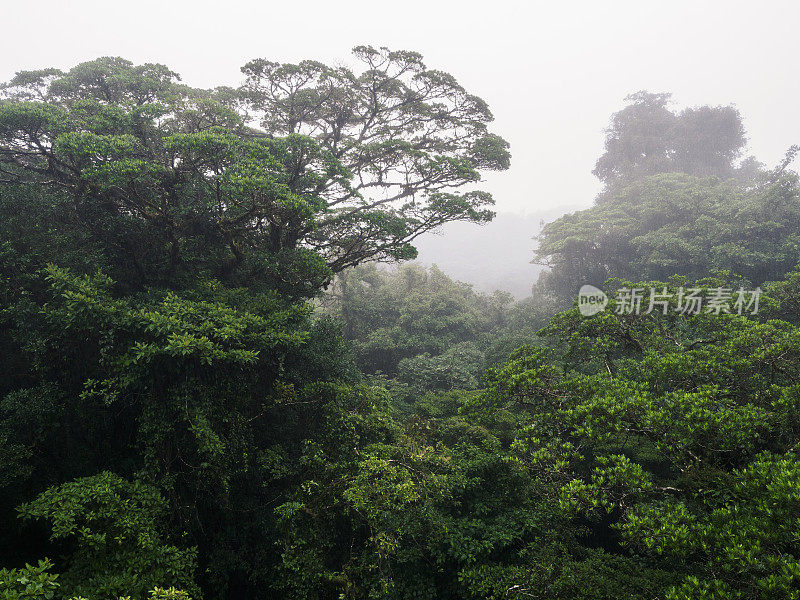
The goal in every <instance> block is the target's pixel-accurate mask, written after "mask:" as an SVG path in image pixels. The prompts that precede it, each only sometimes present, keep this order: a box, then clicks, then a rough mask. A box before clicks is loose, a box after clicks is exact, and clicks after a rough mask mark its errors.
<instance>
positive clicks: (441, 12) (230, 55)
mask: <svg viewBox="0 0 800 600" xmlns="http://www.w3.org/2000/svg"><path fill="white" fill-rule="evenodd" d="M0 26H2V36H0V81H7V80H8V79H9V78H10V77H12V76H13V74H14V73H15V72H16V71H18V70H23V69H34V68H42V67H48V66H56V67H59V68H62V69H67V68H69V67H71V66H73V65H75V64H76V63H78V62H81V61H84V60H89V59H92V58H96V57H98V56H108V55H117V56H123V57H125V58H128V59H129V60H132V61H134V62H136V63H141V62H160V63H164V64H166V65H168V66H169V67H170V68H172V69H173V70H175V71H177V72H179V73H181V75H182V76H183V79H184V81H185V82H186V83H188V84H190V85H194V86H197V87H213V86H215V85H222V84H226V85H235V84H237V83H239V82H240V80H241V74H240V72H239V67H241V66H242V65H243V64H244V63H245V62H247V61H248V60H250V59H252V58H257V57H264V58H269V59H271V60H276V61H284V62H285V61H292V62H294V61H298V60H301V59H304V58H313V59H317V60H321V61H323V62H329V63H336V62H339V63H341V62H348V61H349V59H350V56H349V51H350V48H352V47H353V46H355V45H359V44H372V45H375V46H388V47H390V48H392V49H405V50H416V51H418V52H421V53H422V54H423V55H424V57H425V61H426V63H427V65H428V66H429V67H431V68H436V69H441V70H444V71H448V72H450V73H452V74H454V75H455V76H456V77H457V78H458V79H459V81H460V82H461V83H462V84H463V85H464V86H465V87H466V88H467V89H468V90H469V91H470V92H472V93H475V94H477V95H479V96H481V97H483V98H484V99H485V100H486V101H487V102H488V103H489V106H490V107H491V108H492V110H493V112H494V114H495V117H496V123H495V126H494V131H495V132H496V133H498V134H500V135H502V136H503V137H505V138H506V139H507V140H509V142H511V151H512V155H513V162H512V167H511V170H510V171H508V172H505V173H500V174H491V175H490V176H489V177H488V180H487V183H486V186H485V187H486V189H489V190H490V191H492V192H493V193H494V195H495V199H496V201H497V208H498V209H499V210H502V211H526V212H534V211H539V210H541V209H552V208H553V207H556V206H573V207H574V206H588V205H589V204H590V203H591V201H592V199H593V197H594V195H595V193H596V192H597V191H598V189H599V186H598V183H597V181H596V180H595V179H594V177H593V176H592V175H591V170H592V167H593V165H594V161H595V160H596V159H597V157H598V156H599V155H600V153H601V152H602V145H603V129H604V128H605V127H606V125H607V123H608V119H609V116H610V115H611V113H612V112H614V111H615V110H618V109H619V108H621V106H622V103H623V98H624V97H625V96H626V95H627V94H629V93H631V92H634V91H637V90H640V89H648V90H650V91H654V92H656V91H669V92H672V93H673V94H674V99H675V101H676V102H677V104H678V105H681V106H683V105H698V104H731V103H732V104H735V105H736V106H737V107H738V108H739V109H740V111H741V112H742V114H743V116H744V121H745V126H746V128H747V131H748V137H749V139H750V151H751V152H752V153H753V154H755V155H756V156H757V157H758V158H759V159H760V160H762V161H763V162H766V163H767V164H768V165H773V164H775V163H776V162H777V161H778V160H779V159H780V158H781V157H782V155H783V153H784V152H785V150H786V149H787V148H788V147H789V146H790V145H791V144H793V143H800V106H799V105H798V100H799V99H800V73H799V72H798V62H797V61H798V50H800V43H798V39H800V3H799V2H795V1H788V0H787V1H776V0H773V1H759V2H753V1H750V2H742V1H738V0H727V1H724V2H721V1H701V0H695V1H683V0H681V1H675V0H672V1H670V2H655V1H652V0H651V1H647V0H638V1H631V2H628V1H618V0H605V1H603V2H599V1H586V2H574V1H573V2H563V1H558V0H551V1H549V2H540V1H529V2H512V1H508V0H493V1H490V2H480V3H478V2H466V1H460V2H450V1H447V2H437V1H436V0H426V1H418V0H410V1H403V2H398V3H389V2H381V1H380V0H377V1H375V0H373V1H369V2H364V1H348V0H338V1H334V0H329V1H327V2H319V1H316V0H315V1H306V2H287V1H285V0H284V1H282V2H279V3H277V2H276V3H273V2H266V1H262V2H257V1H255V0H231V1H228V2H210V1H207V0H161V1H154V0H138V1H135V2H134V1H128V0H117V1H114V0H103V1H97V0H68V1H65V0H39V1H37V2H21V1H19V0H0Z"/></svg>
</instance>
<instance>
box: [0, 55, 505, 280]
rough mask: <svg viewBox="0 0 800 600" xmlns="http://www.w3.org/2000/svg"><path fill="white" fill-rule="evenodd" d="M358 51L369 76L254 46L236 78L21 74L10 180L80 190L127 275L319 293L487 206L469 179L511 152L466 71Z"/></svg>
mask: <svg viewBox="0 0 800 600" xmlns="http://www.w3.org/2000/svg"><path fill="white" fill-rule="evenodd" d="M356 55H357V56H358V57H360V58H361V59H362V60H363V61H364V62H365V63H366V64H367V65H368V67H369V68H368V69H367V70H366V71H365V72H364V73H362V74H360V75H355V74H353V73H352V72H350V71H349V70H346V69H332V68H329V67H325V66H323V65H321V64H319V63H312V62H304V63H301V64H300V65H277V64H274V63H269V62H266V61H254V62H252V63H250V64H248V65H247V66H246V67H245V69H244V71H245V73H246V74H247V76H248V80H247V84H246V85H245V86H244V87H243V88H241V89H238V90H231V89H227V88H218V89H215V90H198V89H193V88H190V87H188V86H185V85H182V84H180V83H179V77H178V75H177V74H176V73H174V72H172V71H170V70H169V69H168V68H167V67H165V66H163V65H153V64H146V65H141V66H134V65H133V64H132V63H130V62H129V61H126V60H123V59H120V58H102V59H98V60H96V61H92V62H88V63H83V64H81V65H78V66H76V67H75V68H73V69H71V70H70V71H69V72H67V73H61V72H59V71H57V70H53V69H49V70H44V71H37V72H22V73H18V74H17V76H16V77H15V78H14V79H13V80H12V81H11V82H10V83H9V84H7V85H6V86H5V89H4V93H3V96H2V101H0V178H2V182H4V183H6V184H9V183H14V184H20V185H22V184H24V185H27V186H30V187H31V188H41V187H45V186H46V187H47V188H48V189H50V190H52V191H53V194H54V196H55V197H59V196H60V195H61V194H64V195H66V196H67V197H68V198H69V199H70V200H71V202H70V203H69V205H68V206H65V212H66V214H65V215H64V218H65V219H69V221H70V222H71V223H72V224H74V226H77V227H80V228H83V229H85V230H86V231H87V232H88V234H89V236H90V237H91V238H93V239H95V240H100V241H101V244H102V246H103V248H104V251H106V252H108V253H109V254H110V255H111V256H110V257H109V258H110V259H111V260H112V261H113V263H114V264H113V266H114V267H115V269H114V271H113V272H110V273H109V274H110V275H111V276H112V277H114V278H115V280H117V281H119V282H120V283H123V284H124V283H126V282H128V281H134V282H136V283H138V284H139V285H140V286H141V285H143V284H157V285H166V284H169V285H174V282H175V281H176V280H177V279H180V278H181V277H186V276H188V275H187V274H190V273H194V272H196V271H198V270H200V271H202V272H204V273H207V274H209V275H211V276H214V277H217V278H220V279H223V280H225V281H230V282H232V283H243V282H247V283H255V282H260V283H262V285H263V284H264V283H267V284H268V285H269V286H272V287H279V288H282V289H284V290H285V291H286V292H287V293H292V294H295V295H301V296H302V295H305V296H308V295H313V294H314V293H315V292H316V291H317V290H318V289H319V288H320V287H321V286H323V285H325V283H326V282H327V281H329V280H330V277H331V276H332V274H333V273H336V272H339V271H341V270H342V269H344V268H346V267H349V266H352V265H354V264H357V263H359V262H362V261H365V260H379V259H405V258H411V257H413V256H414V255H415V251H414V249H413V246H411V241H413V239H414V238H415V237H416V236H418V235H419V234H421V233H423V232H425V231H427V230H429V229H432V228H435V227H437V226H438V225H441V224H442V223H445V222H448V221H451V220H459V219H464V220H470V221H475V222H482V221H485V220H488V219H490V218H491V217H492V216H493V213H491V211H489V210H488V209H487V208H486V207H487V206H488V205H490V204H491V198H490V196H489V195H488V194H486V193H484V192H479V191H474V190H473V191H467V192H464V193H460V192H458V191H457V190H458V189H459V188H461V187H463V186H465V185H467V184H474V183H475V182H477V181H478V180H479V179H480V170H481V169H504V168H507V167H508V153H507V151H506V147H507V144H506V143H505V142H504V141H503V140H502V139H501V138H499V137H497V136H494V135H492V134H489V133H488V132H487V123H488V122H489V121H491V118H492V117H491V113H490V112H489V110H488V108H487V107H486V105H485V103H483V102H482V101H481V100H480V99H478V98H476V97H474V96H472V95H469V94H467V93H466V92H465V90H464V89H463V88H461V87H460V86H459V85H458V84H457V83H456V81H455V80H454V79H453V78H452V77H451V76H449V75H447V74H445V73H441V72H438V71H430V70H427V69H426V68H425V66H424V65H423V63H422V60H421V57H420V56H419V55H417V54H414V53H409V52H389V51H388V50H385V49H384V50H380V51H377V50H373V49H370V48H358V49H356ZM256 120H258V121H260V122H261V124H262V125H263V127H264V129H259V128H258V127H254V125H255V121H256Z"/></svg>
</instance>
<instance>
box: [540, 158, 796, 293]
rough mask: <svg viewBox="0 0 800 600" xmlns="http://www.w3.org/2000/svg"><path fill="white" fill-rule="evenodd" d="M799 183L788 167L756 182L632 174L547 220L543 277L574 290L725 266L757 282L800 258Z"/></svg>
mask: <svg viewBox="0 0 800 600" xmlns="http://www.w3.org/2000/svg"><path fill="white" fill-rule="evenodd" d="M798 199H800V187H799V186H798V177H797V175H796V174H794V173H792V172H791V171H789V172H786V173H783V174H781V175H780V176H778V177H777V179H776V180H774V181H769V180H762V182H761V183H760V184H759V185H758V186H755V187H752V188H743V187H742V186H740V185H738V184H737V183H736V182H734V181H720V180H719V179H715V178H698V177H694V176H689V175H685V174H681V173H671V174H662V175H653V176H649V177H644V178H642V179H640V180H637V181H634V182H632V183H630V184H629V185H627V186H626V187H624V188H622V189H621V190H618V191H615V192H613V193H611V192H609V193H608V194H607V195H606V196H605V198H604V200H603V202H599V203H597V204H596V205H595V206H593V207H591V208H589V209H586V210H583V211H578V212H576V213H573V214H569V215H565V216H563V217H561V218H559V219H557V220H555V221H553V222H551V223H548V224H547V225H546V226H545V227H544V228H543V229H542V233H541V235H540V236H539V247H538V249H537V260H539V261H542V262H543V263H544V264H547V265H548V266H549V267H550V271H548V272H545V273H543V274H542V275H541V278H540V283H541V285H542V286H543V287H544V288H545V289H546V290H548V291H550V292H551V293H553V294H555V295H556V296H558V297H559V298H562V299H564V298H572V297H574V295H575V294H576V293H577V291H578V288H580V286H581V285H583V284H585V283H590V284H593V285H600V284H602V283H603V282H604V281H605V280H606V279H608V278H609V277H623V278H627V279H634V280H635V279H660V280H663V279H667V278H669V277H670V276H672V275H675V274H678V275H684V276H687V277H689V278H690V279H699V278H702V277H705V276H708V275H711V274H713V273H714V272H716V271H720V270H725V271H731V272H733V273H735V274H738V275H740V276H742V277H744V278H745V279H747V280H749V282H750V283H751V284H753V285H760V284H762V283H764V282H765V281H776V280H779V279H781V278H782V277H783V275H784V274H785V273H787V272H788V271H790V270H791V269H793V268H794V266H795V265H796V264H797V263H798V262H800V238H798V236H797V230H798V227H800V203H799V202H798Z"/></svg>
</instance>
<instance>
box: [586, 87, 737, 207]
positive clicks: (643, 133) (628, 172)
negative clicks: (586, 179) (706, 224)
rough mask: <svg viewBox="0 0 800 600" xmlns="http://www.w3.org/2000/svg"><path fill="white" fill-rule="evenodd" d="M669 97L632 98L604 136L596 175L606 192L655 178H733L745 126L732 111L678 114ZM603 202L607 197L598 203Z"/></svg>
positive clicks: (704, 109)
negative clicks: (675, 175)
mask: <svg viewBox="0 0 800 600" xmlns="http://www.w3.org/2000/svg"><path fill="white" fill-rule="evenodd" d="M670 97H671V94H666V93H660V94H654V93H650V92H646V91H641V92H637V93H635V94H631V95H630V96H628V97H627V98H626V99H625V100H626V101H627V102H628V103H629V104H628V105H627V106H626V107H625V108H623V109H622V110H620V111H618V112H616V113H614V115H613V116H612V117H611V124H610V126H609V128H608V129H607V130H606V142H605V152H604V153H603V155H602V156H601V157H600V158H599V159H598V160H597V164H596V165H595V168H594V171H593V173H594V174H595V175H596V176H597V178H598V179H600V180H601V181H602V182H603V183H604V184H605V186H606V189H607V190H614V189H618V188H619V187H621V186H623V185H625V184H628V183H630V182H632V181H634V180H636V179H640V178H642V177H646V176H648V175H655V174H657V173H671V172H675V171H677V172H681V173H689V174H691V175H697V176H700V177H704V176H710V175H715V176H718V177H721V178H723V179H726V178H729V177H732V176H734V174H735V173H736V168H735V166H734V161H735V160H736V159H737V158H739V156H740V155H741V153H742V149H743V148H744V145H745V141H746V140H745V136H744V126H743V125H742V119H741V116H740V115H739V112H738V111H737V110H736V109H735V108H733V107H732V106H717V107H711V106H701V107H699V108H687V109H684V110H683V111H681V112H680V113H676V112H674V111H672V110H670V108H669V102H670ZM600 199H601V200H602V199H603V196H601V197H600Z"/></svg>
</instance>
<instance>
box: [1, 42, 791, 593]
mask: <svg viewBox="0 0 800 600" xmlns="http://www.w3.org/2000/svg"><path fill="white" fill-rule="evenodd" d="M354 56H355V61H356V62H357V63H358V64H359V65H360V66H359V68H354V69H350V68H347V67H343V66H329V65H325V64H322V63H320V62H315V61H304V62H301V63H298V64H282V63H276V62H271V61H269V60H261V59H259V60H254V61H251V62H249V63H248V64H246V65H245V66H244V67H243V68H242V72H243V75H244V81H243V83H242V85H241V86H240V87H236V88H233V87H219V88H215V89H211V90H208V89H197V88H192V87H190V86H188V85H186V84H184V83H182V81H181V80H180V77H179V76H178V74H176V73H174V72H173V71H171V70H170V69H169V68H167V67H165V66H163V65H158V64H142V65H136V64H134V63H132V62H129V61H127V60H124V59H121V58H101V59H98V60H95V61H91V62H87V63H82V64H79V65H77V66H75V67H74V68H72V69H70V70H68V71H60V70H57V69H46V70H39V71H22V72H19V73H18V74H17V76H16V77H15V78H14V79H13V80H11V81H10V82H8V83H7V84H5V85H4V86H3V87H2V90H0V242H1V243H2V246H1V247H0V321H1V322H2V326H1V327H0V347H1V348H2V354H0V356H2V358H1V359H0V371H1V372H2V377H0V386H1V387H2V389H0V567H3V568H1V569H0V597H2V598H4V599H7V600H22V599H42V600H50V599H56V600H60V599H64V600H66V599H73V598H82V599H88V600H112V599H113V600H116V599H117V598H132V599H141V600H144V599H146V598H153V599H160V600H167V599H173V600H179V599H180V600H187V599H189V598H193V599H194V600H200V599H202V598H206V599H208V600H211V599H227V598H230V599H240V598H252V599H271V598H285V599H287V600H292V599H295V600H306V599H308V600H315V599H316V600H334V599H348V600H357V599H365V600H366V599H398V600H399V599H411V598H414V599H422V598H430V599H443V600H444V599H452V600H467V599H476V600H478V599H480V600H484V599H496V600H501V599H513V598H519V599H524V598H539V599H542V600H545V599H563V600H613V599H619V600H624V599H625V600H626V599H632V598H633V599H642V600H653V599H662V600H757V599H759V600H773V599H774V600H780V599H785V600H790V599H791V600H797V599H799V598H800V266H798V265H800V233H799V232H800V180H799V179H798V175H797V173H795V172H794V171H793V170H792V169H791V166H792V162H793V160H794V157H795V153H796V152H797V148H790V149H788V150H787V153H786V157H785V159H784V160H783V161H782V162H781V163H780V164H778V165H773V166H767V165H764V164H762V163H760V162H758V161H757V160H756V159H755V158H754V157H750V156H746V155H745V148H746V138H745V130H744V125H743V121H742V117H741V115H740V114H739V112H738V111H737V110H736V109H735V108H733V107H731V106H700V107H694V108H686V109H682V110H677V109H675V108H674V107H673V104H672V103H671V99H670V95H669V94H662V93H649V92H639V93H636V94H633V95H632V96H629V97H628V98H627V100H626V103H625V105H624V106H623V107H621V108H620V110H619V111H618V112H616V113H615V114H614V115H612V116H611V120H610V123H609V127H608V130H607V133H606V142H605V151H604V153H603V154H602V156H600V157H599V159H598V160H597V164H596V169H595V175H596V176H597V177H598V178H599V180H600V181H601V182H602V183H603V190H602V192H601V193H600V194H599V195H598V196H597V198H596V199H595V201H594V204H593V205H592V206H591V207H590V208H588V209H586V210H582V211H577V212H574V213H570V214H567V215H564V216H562V217H560V218H558V219H555V220H553V221H552V222H550V223H548V224H547V225H546V226H544V228H543V229H542V230H541V232H539V233H538V236H537V241H536V242H535V244H534V241H533V240H530V258H531V259H532V260H535V261H537V262H538V263H540V264H541V265H545V266H546V270H544V271H543V273H542V276H541V277H540V278H539V280H538V282H534V281H530V282H529V285H530V286H532V290H531V292H532V293H531V294H530V296H528V297H527V298H524V299H515V298H514V297H513V296H512V295H511V294H509V293H507V292H500V291H498V292H494V293H485V292H484V291H479V290H476V289H475V288H473V287H472V286H470V285H467V284H464V283H461V282H459V281H457V280H455V279H454V278H452V277H450V276H448V274H447V273H446V272H444V271H443V270H441V269H440V268H437V267H436V266H432V267H424V266H420V265H417V264H400V265H399V266H396V267H395V268H392V269H386V268H383V266H382V265H381V263H386V262H391V263H404V262H406V261H409V260H411V259H414V258H415V257H416V255H417V251H416V248H415V245H414V244H415V240H416V239H417V238H418V237H419V236H420V235H423V234H425V233H426V232H430V231H434V230H436V229H437V228H439V227H441V226H442V225H445V224H448V223H453V222H466V223H472V224H475V225H476V226H477V225H479V224H481V223H486V222H489V221H490V220H491V219H492V218H493V216H494V213H493V211H492V205H493V199H492V197H491V195H490V194H488V193H487V192H485V191H481V190H480V182H481V179H482V177H483V175H484V174H485V173H486V172H488V171H502V170H506V169H508V168H509V167H510V165H511V154H510V149H509V145H508V143H507V142H506V141H505V140H504V139H503V138H502V137H501V136H500V135H498V134H497V133H494V132H493V131H492V129H491V128H490V125H491V123H492V120H493V117H492V113H491V111H490V109H489V107H488V106H487V104H486V103H485V102H484V101H483V100H481V99H480V98H478V97H476V96H474V95H473V94H471V93H469V92H468V91H467V90H466V89H465V88H464V87H462V86H461V85H460V84H459V83H458V82H457V81H456V79H455V78H454V77H453V76H451V75H449V74H448V73H446V72H443V71H437V70H431V69H429V68H428V67H427V66H426V65H425V64H424V63H423V61H422V57H421V56H420V55H419V54H416V53H414V52H396V51H389V50H387V49H383V48H381V49H375V48H372V47H368V46H364V47H358V48H356V49H355V50H354ZM535 234H537V232H536V231H531V232H530V236H534V235H535ZM534 284H535V285H534ZM584 284H591V285H594V286H596V287H598V288H601V289H602V290H603V291H604V292H605V294H606V297H607V298H608V306H607V307H606V308H605V309H604V310H601V311H598V312H595V313H594V314H591V315H586V314H585V313H584V312H582V310H581V305H580V303H579V302H578V301H576V295H577V294H578V290H579V288H581V286H582V285H584ZM635 290H640V291H641V293H642V294H643V299H642V306H641V308H642V310H641V311H640V310H633V309H634V306H633V305H632V303H631V301H632V299H633V298H634V295H633V294H634V291H635ZM685 290H691V293H692V294H693V296H692V297H694V298H701V299H706V300H708V299H709V298H711V299H714V302H711V301H708V302H707V303H706V304H700V303H699V302H700V301H699V300H698V304H696V305H695V309H696V310H687V305H686V303H685V300H686V296H685V295H684V292H685ZM745 291H747V292H746V293H747V294H749V295H748V296H747V298H746V299H747V302H746V303H739V304H737V292H738V293H739V298H741V297H742V294H744V293H745ZM656 293H658V297H659V298H660V300H658V304H657V306H658V309H656V310H654V309H653V308H654V306H653V299H654V297H655V296H656V295H657V294H656ZM648 298H650V306H649V307H648V306H647V304H648ZM636 308H637V309H638V308H639V306H638V305H637V306H636ZM644 309H647V310H644ZM743 309H744V310H743Z"/></svg>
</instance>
